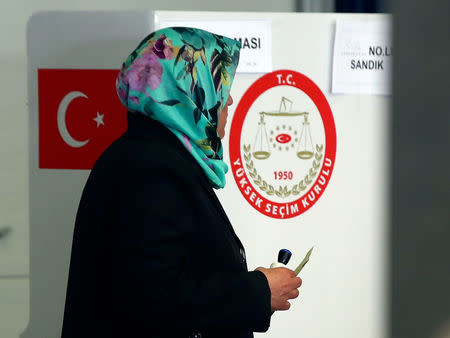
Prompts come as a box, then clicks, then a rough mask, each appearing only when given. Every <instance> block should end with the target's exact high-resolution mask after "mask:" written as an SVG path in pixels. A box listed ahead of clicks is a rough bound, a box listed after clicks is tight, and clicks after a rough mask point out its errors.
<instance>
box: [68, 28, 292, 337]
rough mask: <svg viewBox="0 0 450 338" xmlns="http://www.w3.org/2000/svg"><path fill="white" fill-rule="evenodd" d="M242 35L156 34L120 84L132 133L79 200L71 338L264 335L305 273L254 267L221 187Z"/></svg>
mask: <svg viewBox="0 0 450 338" xmlns="http://www.w3.org/2000/svg"><path fill="white" fill-rule="evenodd" d="M239 49H240V44H239V42H237V41H235V40H232V39H228V38H226V37H222V36H218V35H214V34H212V33H209V32H206V31H203V30H198V29H192V28H181V27H180V28H167V29H162V30H159V31H157V32H154V33H152V34H150V35H149V36H148V37H146V38H145V39H144V40H143V41H142V42H141V43H140V44H139V46H138V47H137V48H136V50H135V51H133V53H131V55H130V56H129V57H128V58H127V60H126V61H125V63H124V64H123V67H122V69H121V71H120V74H119V76H118V79H117V92H118V95H119V97H120V100H121V101H122V103H123V104H124V105H125V107H127V109H128V111H129V112H128V115H127V119H128V129H127V131H126V132H125V133H124V134H123V135H122V136H121V137H120V138H119V139H118V140H116V141H115V142H114V143H113V144H112V145H111V146H110V147H109V148H108V149H107V150H106V151H105V152H104V153H103V154H102V156H100V158H99V159H98V160H97V162H96V164H95V166H94V168H93V169H92V171H91V173H90V176H89V179H88V181H87V183H86V186H85V188H84V191H83V195H82V198H81V201H80V205H79V209H78V213H77V218H76V223H75V230H74V237H73V246H72V256H71V262H70V273H69V282H68V288H67V297H66V307H65V313H64V323H63V332H62V336H63V337H77V338H80V337H121V338H123V337H203V338H205V337H206V338H209V337H253V332H254V331H261V332H263V331H266V330H267V329H268V327H269V325H270V318H271V314H272V313H273V312H272V311H275V310H286V309H287V308H289V303H288V302H287V299H290V298H295V297H297V295H298V290H297V288H298V287H299V286H300V283H301V280H300V279H299V278H298V277H295V276H294V275H293V272H292V271H291V270H288V269H285V268H277V269H264V268H258V270H257V271H251V272H249V271H248V270H247V264H246V261H245V252H244V248H243V246H242V243H241V242H240V241H239V238H238V237H237V236H236V234H235V233H234V231H233V227H232V226H231V224H230V222H229V220H228V218H227V216H226V214H225V211H224V210H223V209H222V206H221V204H220V202H219V200H218V199H217V197H216V195H215V193H214V191H213V189H212V188H222V187H224V185H225V173H226V172H227V165H226V164H225V163H224V162H223V151H222V144H221V140H220V138H221V137H223V136H224V126H225V122H226V116H227V111H228V106H229V105H230V104H232V98H231V96H230V95H229V91H230V86H231V84H232V81H233V77H234V74H235V71H236V67H237V64H238V60H239Z"/></svg>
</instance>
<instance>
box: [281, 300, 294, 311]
mask: <svg viewBox="0 0 450 338" xmlns="http://www.w3.org/2000/svg"><path fill="white" fill-rule="evenodd" d="M290 307H291V303H289V302H288V301H285V302H284V303H283V305H282V306H281V307H280V310H282V311H284V310H289V308H290Z"/></svg>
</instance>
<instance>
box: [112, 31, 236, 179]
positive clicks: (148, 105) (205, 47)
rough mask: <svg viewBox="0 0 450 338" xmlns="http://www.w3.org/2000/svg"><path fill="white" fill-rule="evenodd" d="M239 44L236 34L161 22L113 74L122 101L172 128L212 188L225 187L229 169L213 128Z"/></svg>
mask: <svg viewBox="0 0 450 338" xmlns="http://www.w3.org/2000/svg"><path fill="white" fill-rule="evenodd" d="M240 47H241V45H240V43H239V42H238V41H236V40H233V39H230V38H227V37H224V36H220V35H216V34H212V33H210V32H207V31H204V30H201V29H194V28H186V27H172V28H165V29H161V30H158V31H156V32H153V33H151V34H150V35H149V36H147V37H146V38H145V39H144V40H143V41H142V42H141V43H140V44H139V46H138V47H137V48H136V49H135V50H134V51H133V52H132V53H131V55H130V56H129V57H128V58H127V59H126V60H125V62H124V63H123V65H122V69H121V71H120V73H119V76H118V77H117V83H116V88H117V93H118V95H119V98H120V100H121V102H122V104H123V105H124V106H125V107H126V108H127V109H128V110H129V111H130V112H132V113H136V114H144V115H147V116H149V117H151V118H153V119H155V120H157V121H159V122H161V123H162V124H163V125H165V126H166V127H167V128H168V129H169V130H170V131H171V132H173V133H174V134H175V135H176V136H177V137H178V138H179V139H180V141H181V142H182V143H183V144H184V146H185V147H186V149H187V150H188V151H189V152H190V153H191V154H192V156H193V157H194V158H195V159H196V160H197V162H198V163H199V164H200V166H201V167H202V169H203V170H204V172H205V174H206V175H207V177H208V178H209V181H210V182H211V184H212V186H213V187H214V188H222V187H224V185H225V174H226V172H227V171H228V166H227V165H226V164H225V162H224V161H223V149H222V143H221V140H220V138H219V136H218V134H217V131H216V129H217V124H218V121H219V115H220V112H221V111H222V108H223V107H224V105H225V104H226V102H227V100H228V96H229V92H230V88H231V84H232V82H233V79H234V74H235V72H236V67H237V65H238V62H239V51H240Z"/></svg>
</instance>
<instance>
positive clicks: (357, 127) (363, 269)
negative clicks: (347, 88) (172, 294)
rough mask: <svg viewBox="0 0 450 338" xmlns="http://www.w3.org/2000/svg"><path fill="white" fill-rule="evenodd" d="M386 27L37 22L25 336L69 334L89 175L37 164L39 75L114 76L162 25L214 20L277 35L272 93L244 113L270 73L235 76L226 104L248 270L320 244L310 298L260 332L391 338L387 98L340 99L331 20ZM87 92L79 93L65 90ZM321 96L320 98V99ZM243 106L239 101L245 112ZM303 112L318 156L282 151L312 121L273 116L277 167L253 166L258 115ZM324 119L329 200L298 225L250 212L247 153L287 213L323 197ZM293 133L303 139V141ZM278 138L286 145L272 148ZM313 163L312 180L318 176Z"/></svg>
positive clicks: (186, 16)
mask: <svg viewBox="0 0 450 338" xmlns="http://www.w3.org/2000/svg"><path fill="white" fill-rule="evenodd" d="M381 17H383V16H381V15H344V14H301V13H295V14H287V13H283V14H282V13H231V12H229V13H223V12H221V13H219V12H167V11H157V12H148V13H134V12H128V13H120V12H115V13H108V12H75V13H69V12H66V13H57V12H53V13H41V14H38V15H36V16H34V17H32V18H31V20H30V22H29V26H28V60H29V102H30V120H29V121H30V238H31V239H30V255H31V258H30V272H31V273H30V299H31V303H30V309H31V310H30V323H29V326H28V328H27V330H26V331H25V333H24V334H23V337H27V338H28V337H49V338H53V337H58V336H59V335H60V330H61V324H62V316H63V308H64V296H65V287H66V282H67V273H68V264H69V258H70V248H71V240H72V231H73V224H74V217H75V213H76V209H77V204H78V201H79V198H80V195H81V191H82V188H83V185H84V183H85V180H86V178H87V175H88V171H87V170H82V169H70V168H66V169H44V168H43V166H42V165H41V166H40V164H39V163H40V162H39V151H41V152H42V148H40V145H39V142H40V139H39V117H40V115H41V114H42V113H43V112H42V111H39V100H41V104H42V99H43V98H42V95H44V94H43V93H44V91H43V90H40V91H38V70H39V69H84V70H89V71H91V72H92V71H94V70H98V69H103V70H105V69H106V70H107V71H108V70H110V71H114V70H117V69H118V68H119V66H120V64H121V62H122V60H123V59H124V58H125V57H126V56H127V55H128V54H129V53H130V52H131V51H132V50H133V48H134V47H135V46H136V45H137V44H138V43H139V41H140V40H141V39H142V38H143V37H144V36H145V35H146V34H148V33H149V32H150V31H151V30H153V27H156V28H158V27H159V26H160V25H162V24H163V23H164V22H166V23H167V22H181V21H190V22H195V21H197V23H198V24H199V25H201V22H202V21H205V20H210V21H211V20H212V21H214V20H216V21H220V20H230V22H232V20H235V21H246V20H247V21H251V20H265V21H268V22H269V23H270V39H271V50H270V53H271V55H270V59H271V69H272V70H273V71H274V72H275V73H274V75H273V77H272V78H271V80H270V79H268V80H267V81H266V80H264V81H265V82H264V81H263V83H264V86H267V88H266V89H265V90H264V91H263V92H262V93H261V95H259V96H258V97H256V98H255V99H254V102H252V103H251V104H250V107H249V108H248V110H245V109H243V108H242V107H243V106H244V105H245V102H246V101H245V100H247V97H248V96H244V94H245V93H246V92H247V91H248V90H249V88H254V87H255V82H257V80H258V79H259V78H260V77H262V76H263V75H265V74H263V73H238V74H237V75H236V77H235V82H234V84H233V88H232V92H231V93H232V96H233V98H234V102H235V104H234V106H233V107H232V108H231V110H230V115H229V118H228V125H227V128H226V136H225V139H224V149H225V160H226V161H227V162H228V164H229V166H230V171H229V173H228V174H227V185H226V187H225V189H223V190H220V191H217V195H218V196H219V198H220V200H221V201H222V203H223V206H224V208H225V210H226V211H227V214H228V216H229V218H230V220H231V222H232V224H233V226H234V228H235V230H236V233H237V234H238V236H239V237H240V238H241V240H242V242H243V244H244V246H245V248H246V254H247V261H248V266H249V269H254V268H256V267H258V266H265V267H268V266H269V265H270V263H271V262H273V261H274V260H275V259H276V256H277V253H278V250H279V249H281V248H288V249H290V250H291V251H292V252H293V256H292V258H291V262H290V264H289V265H288V266H289V267H291V268H294V267H295V266H296V264H298V263H299V262H300V261H301V259H302V258H303V256H304V255H305V253H306V252H307V251H308V250H309V249H310V248H311V247H312V246H314V251H313V253H312V256H311V259H310V262H309V263H308V264H307V265H306V267H305V268H304V270H303V271H302V272H301V275H300V276H301V277H302V278H303V286H302V287H301V289H300V296H299V298H298V299H296V300H293V301H292V306H291V309H290V310H289V311H286V312H277V313H275V314H274V315H273V316H272V321H271V327H270V329H269V331H268V332H267V333H264V334H259V333H258V334H256V336H265V337H273V338H287V337H307V338H319V337H320V338H322V337H339V338H353V337H354V338H360V337H364V338H381V337H384V336H385V318H384V313H385V306H386V297H387V295H386V279H387V275H386V274H387V266H386V262H387V260H386V249H387V238H386V221H387V212H388V210H387V207H388V204H387V191H388V190H387V188H388V186H387V184H388V181H389V180H388V177H387V166H388V162H387V160H388V140H387V136H388V132H387V131H388V127H389V126H388V121H389V118H388V117H389V107H390V105H389V104H390V97H389V96H374V95H366V94H365V95H355V94H352V95H344V94H340V95H332V94H331V73H332V69H331V67H332V55H333V42H334V29H335V23H336V20H337V19H338V18H341V19H342V18H349V19H358V20H363V21H364V20H366V21H368V20H376V19H380V18H381ZM278 70H284V71H285V73H283V74H284V75H280V76H281V77H280V78H279V79H281V80H280V81H286V82H284V83H283V84H281V83H280V84H279V85H276V86H271V85H270V81H276V79H278V77H277V75H276V74H281V73H276V72H277V71H278ZM289 74H294V77H291V78H288V77H287V75H289ZM295 74H300V75H295ZM41 80H42V78H41ZM288 81H289V82H288ZM293 81H300V82H301V84H299V85H297V84H296V85H292V83H293ZM305 83H307V84H308V85H305ZM302 85H303V87H302ZM312 87H314V88H316V89H317V90H316V89H314V91H313V92H314V93H315V94H312V92H308V91H309V90H310V89H305V88H312ZM301 88H303V89H305V90H306V92H305V91H302V89H301ZM79 90H80V89H77V88H75V87H74V88H70V91H79ZM252 90H253V89H251V90H250V91H252ZM319 92H320V95H319V94H317V93H319ZM68 93H69V91H68ZM245 95H247V94H245ZM87 96H89V98H88V100H87V101H85V102H88V101H89V100H91V101H92V102H94V101H100V103H99V105H100V106H99V107H100V108H98V107H97V106H96V107H95V108H96V109H97V108H98V109H102V108H101V107H102V105H101V101H102V98H95V97H91V96H90V95H87ZM94 96H95V95H94ZM319 96H320V97H319ZM243 97H244V101H242V102H241V99H242V98H243ZM283 97H285V98H286V99H288V100H290V101H284V103H285V104H286V105H287V106H286V105H285V106H283V107H280V102H281V101H282V100H283V99H282V98H283ZM55 99H57V98H56V97H55ZM60 99H62V97H60ZM324 100H325V101H324ZM319 101H320V102H321V104H323V102H327V104H328V107H329V110H327V111H326V112H325V111H324V109H325V108H323V107H322V106H321V104H319V105H318V102H319ZM80 102H81V101H80ZM289 102H291V103H289ZM247 103H248V102H247ZM86 107H87V106H86ZM236 109H238V110H237V111H236ZM325 110H326V109H325ZM305 111H307V112H308V114H309V115H308V120H307V125H308V126H309V127H310V128H309V129H310V133H311V139H314V142H311V143H313V148H312V150H311V156H313V158H307V159H306V161H302V160H301V159H299V158H300V157H299V156H300V155H298V153H299V152H300V151H301V149H300V150H299V151H297V152H296V151H295V150H298V149H297V148H296V147H297V143H296V144H295V145H292V149H287V148H286V147H287V146H286V144H288V143H283V142H285V141H283V140H282V137H285V138H289V137H291V138H292V142H294V140H295V138H298V139H299V140H301V138H302V136H301V135H302V132H301V129H298V128H299V127H301V126H304V125H305V124H304V123H305V121H306V120H305V115H299V116H297V117H296V118H299V119H300V120H297V122H292V121H291V120H290V119H286V118H285V119H284V120H283V119H282V118H281V119H278V118H279V116H278V115H276V114H275V115H276V116H277V117H276V118H275V119H274V116H275V115H273V114H272V115H270V114H266V115H264V114H263V115H264V119H265V127H266V132H267V135H268V136H267V140H264V142H266V141H267V142H266V143H267V144H268V145H269V147H272V148H273V149H272V148H271V151H270V154H271V155H270V157H269V158H267V159H266V160H264V161H263V160H262V159H258V158H256V157H255V156H256V155H255V154H253V155H249V154H250V153H251V152H252V151H250V150H249V151H248V152H246V149H247V148H245V149H244V147H243V145H245V144H251V145H252V147H255V144H256V143H257V142H256V143H255V142H254V141H255V139H258V136H257V134H258V122H260V118H261V114H260V113H261V112H266V113H270V112H277V113H280V112H289V113H293V112H305ZM101 113H104V114H105V119H106V118H110V119H117V116H118V114H124V111H123V108H121V107H117V111H114V112H112V111H102V112H101ZM235 113H236V115H235ZM239 114H240V115H239ZM238 115H239V116H240V117H239V116H238ZM285 115H286V114H285ZM325 115H326V116H325ZM55 116H56V115H55ZM286 116H290V115H286ZM286 116H285V117H286ZM235 117H236V118H235ZM66 118H67V119H69V117H66ZM119 119H120V117H119ZM239 119H240V120H239ZM277 119H278V120H277ZM238 120H239V121H240V122H239V121H238ZM325 120H328V121H331V120H332V121H333V128H332V129H333V130H334V131H335V142H332V143H333V144H334V145H335V148H336V149H335V157H333V158H332V172H331V171H330V175H329V177H328V178H327V185H326V188H325V187H323V189H322V190H321V191H320V193H317V191H316V193H317V200H315V201H314V203H310V204H311V206H310V207H308V208H307V210H301V207H300V210H299V212H297V213H296V216H295V217H278V216H279V214H276V215H275V214H272V216H270V215H267V214H265V213H263V212H261V211H259V210H258V208H256V207H254V205H252V204H251V201H250V200H249V201H247V199H246V198H245V190H244V192H241V190H240V189H239V183H238V182H236V179H235V177H237V176H234V174H235V175H237V174H236V170H233V162H234V160H235V158H232V159H230V156H229V154H230V153H231V154H240V156H241V159H245V158H247V159H250V160H252V161H253V166H252V165H250V167H249V166H248V164H249V163H247V166H245V165H243V170H244V171H245V173H246V175H247V178H248V180H249V181H251V182H252V184H253V187H254V189H255V190H256V191H257V192H258V193H259V195H260V196H262V197H264V198H266V199H267V200H268V201H272V203H279V204H280V205H281V204H283V203H284V204H286V203H290V202H292V201H294V200H296V199H298V198H300V197H301V196H302V195H303V194H305V193H306V192H307V191H311V190H310V189H313V191H314V185H315V183H316V182H319V181H318V180H320V173H321V172H323V171H318V168H320V170H322V169H323V170H326V169H327V167H326V165H327V155H326V154H328V153H327V151H329V150H330V149H329V147H330V144H331V143H330V138H332V135H330V131H329V129H327V127H326V123H325V122H324V121H325ZM105 121H106V120H105ZM55 123H56V122H55ZM308 123H309V124H308ZM238 125H240V126H241V128H242V130H240V131H239V132H237V131H236V130H237V129H235V130H231V127H232V126H233V128H237V127H236V126H238ZM277 128H279V129H277ZM296 128H297V129H298V134H295V131H296V130H297V129H296ZM283 130H284V132H282V131H283ZM272 132H273V133H272ZM277 134H278V136H277ZM230 135H232V136H233V135H234V139H233V140H230V139H229V136H230ZM280 135H285V136H280ZM286 135H287V136H286ZM92 137H95V136H92ZM236 137H239V138H240V143H239V142H236ZM277 139H278V141H280V140H281V141H282V142H281V143H280V142H278V141H277V142H278V143H276V141H275V140H277ZM235 144H238V147H235ZM281 144H282V145H283V147H284V148H282V147H281ZM260 145H261V143H260ZM230 146H231V149H230ZM316 146H319V148H316ZM320 146H322V148H320ZM252 149H253V148H252ZM294 149H295V150H294ZM302 149H303V148H302ZM318 149H322V150H320V151H319V150H318ZM260 150H261V149H260ZM253 153H254V152H253ZM296 154H297V156H296ZM304 154H306V152H305V153H304ZM291 155H293V156H291ZM316 155H317V157H316ZM246 156H247V157H246ZM252 156H253V157H252ZM315 159H316V160H317V170H316V169H314V168H315V164H313V161H314V160H315ZM250 160H246V162H248V161H250ZM308 161H309V162H308ZM311 166H312V167H311ZM255 168H257V170H258V175H260V176H261V177H262V179H261V182H262V181H263V180H265V181H266V182H268V185H271V186H273V187H274V189H275V190H277V189H278V187H280V186H281V187H282V188H283V187H284V186H286V187H287V189H288V190H289V191H291V193H290V195H289V196H286V193H283V192H282V191H283V190H281V193H279V194H277V193H271V194H268V193H267V191H268V190H267V189H266V188H264V189H261V188H260V187H261V186H263V184H262V183H259V184H258V183H257V182H255V179H254V178H252V174H254V169H255ZM310 168H313V169H314V170H316V171H317V173H316V174H315V175H310V177H309V178H308V180H306V181H303V183H304V184H305V188H304V189H303V190H302V189H301V188H296V189H298V190H299V192H298V193H297V194H294V192H293V191H296V190H295V189H294V186H295V185H296V184H297V185H298V184H299V183H298V182H299V180H300V179H302V180H304V176H305V175H303V174H304V173H305V172H306V173H309V170H308V169H310ZM314 170H313V171H314ZM285 171H286V172H290V171H292V177H291V176H289V175H288V176H287V177H286V178H285V179H284V180H283V182H279V181H277V179H276V178H277V176H276V175H277V172H285ZM233 173H234V174H233ZM302 173H303V174H302ZM256 177H257V175H256ZM269 177H270V179H269ZM289 177H291V178H289ZM308 182H310V183H308ZM281 183H283V184H281ZM298 187H300V185H298ZM293 189H294V190H293ZM269 190H270V189H269ZM300 190H301V191H300ZM294 195H295V197H294ZM247 197H248V196H247ZM319 197H320V198H319ZM249 198H250V197H249ZM285 202H286V203H285ZM299 203H301V200H300V202H299ZM294 213H295V211H294ZM290 216H292V215H290ZM49 239H51V240H49ZM55 239H57V240H55Z"/></svg>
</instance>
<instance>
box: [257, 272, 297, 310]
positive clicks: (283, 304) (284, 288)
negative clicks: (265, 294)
mask: <svg viewBox="0 0 450 338" xmlns="http://www.w3.org/2000/svg"><path fill="white" fill-rule="evenodd" d="M256 270H259V271H261V272H262V273H263V274H264V275H265V276H266V278H267V281H268V282H269V287H270V292H271V299H270V304H271V307H272V311H278V310H288V309H289V308H290V307H291V304H290V303H289V302H288V299H294V298H297V297H298V294H299V291H298V288H299V287H300V285H302V280H301V278H300V277H296V276H295V272H294V271H292V270H290V269H288V268H283V267H279V268H272V269H266V268H263V267H261V266H260V267H258V268H256V269H255V271H256Z"/></svg>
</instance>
